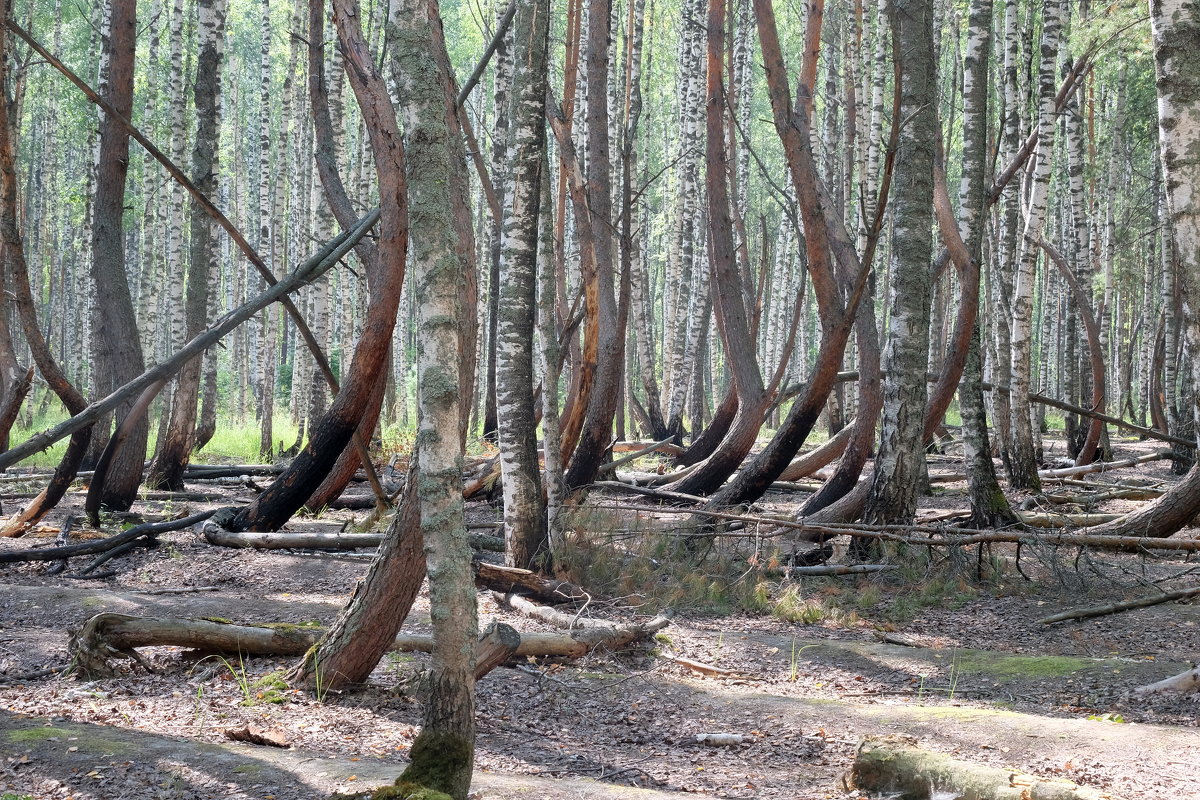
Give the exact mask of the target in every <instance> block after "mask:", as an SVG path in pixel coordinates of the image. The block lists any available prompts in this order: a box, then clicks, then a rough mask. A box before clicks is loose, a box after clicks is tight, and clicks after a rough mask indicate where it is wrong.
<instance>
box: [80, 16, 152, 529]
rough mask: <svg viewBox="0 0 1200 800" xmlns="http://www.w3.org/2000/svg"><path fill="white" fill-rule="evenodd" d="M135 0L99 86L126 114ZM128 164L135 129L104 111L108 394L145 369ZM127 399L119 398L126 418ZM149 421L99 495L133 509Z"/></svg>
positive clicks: (102, 370) (102, 311)
mask: <svg viewBox="0 0 1200 800" xmlns="http://www.w3.org/2000/svg"><path fill="white" fill-rule="evenodd" d="M136 12H137V2H136V0H113V2H112V4H111V11H110V21H109V26H108V31H107V35H106V36H104V37H103V39H104V45H103V55H102V62H103V63H104V64H105V65H107V70H106V72H105V78H106V80H105V83H106V84H107V86H106V88H107V91H101V92H100V94H101V95H102V96H103V97H104V98H105V99H106V100H107V101H108V102H109V103H110V104H111V105H112V107H113V108H114V109H115V110H116V112H117V113H118V114H120V115H122V116H123V117H125V118H126V119H128V118H129V116H130V113H131V112H132V110H133V75H134V65H135V54H136V47H137V18H136V16H137V14H136ZM128 169H129V133H128V131H127V130H126V129H125V127H124V126H123V125H122V124H121V123H120V122H119V121H118V120H116V119H114V118H113V117H112V115H110V114H108V113H106V112H101V114H100V149H99V156H98V161H97V167H96V195H95V199H94V202H93V213H92V253H93V263H92V286H93V289H94V291H95V297H96V309H97V318H96V329H95V346H96V363H95V371H94V375H95V376H96V388H97V389H98V390H99V393H100V394H107V393H108V392H110V391H112V390H113V389H116V388H117V387H119V386H121V385H123V384H125V383H128V382H129V381H131V380H133V379H134V378H136V377H137V376H138V375H139V374H141V372H142V370H143V369H144V364H143V361H142V347H141V340H140V338H139V336H138V330H137V321H136V320H135V319H134V316H133V314H134V312H133V299H132V297H131V295H130V293H129V282H128V280H127V278H126V274H125V235H124V226H123V223H122V220H123V217H124V211H125V178H126V175H127V173H128ZM129 407H130V406H129V404H125V405H122V406H118V408H117V409H116V416H117V418H118V419H123V418H124V416H125V414H126V412H127V411H128V409H129ZM147 433H148V425H147V423H146V422H145V421H142V422H141V423H139V424H138V425H136V426H134V428H133V429H132V430H131V431H130V435H129V440H128V441H129V444H128V446H127V447H125V448H124V449H123V451H122V455H121V457H120V458H118V459H117V461H116V463H114V464H113V468H112V473H111V474H112V478H111V479H110V480H109V482H108V484H107V489H106V491H105V494H104V497H103V498H102V499H101V502H102V504H103V505H104V506H106V507H108V508H112V509H116V510H119V511H125V510H128V509H129V507H130V506H131V505H132V504H133V501H134V500H135V499H136V497H137V490H138V487H139V486H140V485H141V483H142V465H143V463H144V462H145V459H146V436H147Z"/></svg>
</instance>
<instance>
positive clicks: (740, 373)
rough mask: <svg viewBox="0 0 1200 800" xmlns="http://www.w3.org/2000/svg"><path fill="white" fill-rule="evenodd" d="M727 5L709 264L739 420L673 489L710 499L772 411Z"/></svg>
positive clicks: (709, 177)
mask: <svg viewBox="0 0 1200 800" xmlns="http://www.w3.org/2000/svg"><path fill="white" fill-rule="evenodd" d="M725 17H726V14H725V3H724V2H723V0H710V2H709V7H708V22H707V31H708V36H707V43H708V50H707V58H708V61H707V63H708V70H707V72H706V75H707V84H706V88H707V95H706V99H705V109H706V123H707V137H706V149H705V168H706V169H705V189H706V190H707V193H708V263H709V271H710V275H711V287H712V291H713V310H714V311H715V313H716V317H717V327H718V328H719V329H720V333H721V340H722V343H723V344H724V345H725V353H726V356H727V363H728V367H729V370H730V371H731V372H732V373H733V383H734V386H735V387H736V390H737V401H738V402H737V414H736V416H735V417H734V418H733V423H732V425H731V426H730V428H729V431H728V433H726V434H725V437H724V438H723V439H722V440H721V443H720V445H718V446H717V448H716V449H715V450H714V451H713V453H712V454H711V455H710V456H708V457H707V458H706V459H705V460H704V461H703V462H701V463H700V465H699V466H698V467H697V468H696V469H695V470H693V471H692V472H691V474H689V475H687V476H686V477H684V478H683V479H682V480H679V481H676V482H675V483H674V484H672V485H671V488H672V489H673V490H674V491H678V492H683V493H685V494H698V495H706V494H709V493H711V492H713V491H715V490H716V489H717V488H718V487H720V486H721V484H723V483H724V482H725V479H726V478H728V477H729V476H730V475H732V474H733V472H734V471H735V470H736V469H737V468H738V466H739V465H741V463H742V461H743V460H744V459H745V458H746V455H747V454H748V453H749V452H750V449H751V448H752V447H753V446H754V442H755V439H756V438H757V436H758V430H759V428H760V427H762V422H763V416H764V414H765V413H766V410H767V407H768V406H769V405H770V398H769V395H768V392H767V388H766V387H765V386H764V385H763V378H762V373H761V372H760V371H759V367H758V361H757V359H756V354H755V350H756V348H755V341H754V333H753V330H752V320H751V313H752V311H751V309H748V308H747V306H746V291H745V289H744V284H743V281H742V278H741V275H740V273H739V271H738V268H737V263H736V260H735V253H734V241H733V219H732V217H731V213H730V212H731V205H730V202H731V198H730V193H729V180H728V172H727V170H726V166H725V155H726V154H725V103H724V102H723V100H722V97H723V96H724V71H723V61H724V56H725Z"/></svg>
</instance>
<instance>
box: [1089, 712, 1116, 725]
mask: <svg viewBox="0 0 1200 800" xmlns="http://www.w3.org/2000/svg"><path fill="white" fill-rule="evenodd" d="M1088 719H1090V720H1091V721H1092V722H1111V723H1113V724H1114V725H1122V724H1124V722H1125V718H1124V717H1123V716H1121V715H1120V714H1115V713H1112V712H1109V713H1107V714H1089V715H1088Z"/></svg>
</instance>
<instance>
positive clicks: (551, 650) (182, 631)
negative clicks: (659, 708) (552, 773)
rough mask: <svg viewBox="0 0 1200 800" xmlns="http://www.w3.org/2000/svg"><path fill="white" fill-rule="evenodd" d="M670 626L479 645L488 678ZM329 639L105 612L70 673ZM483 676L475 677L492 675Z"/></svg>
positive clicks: (75, 640) (488, 637) (79, 646)
mask: <svg viewBox="0 0 1200 800" xmlns="http://www.w3.org/2000/svg"><path fill="white" fill-rule="evenodd" d="M667 624H668V621H667V620H666V619H665V618H662V617H656V618H655V619H654V620H652V621H651V622H649V623H647V624H646V625H633V626H615V625H614V626H611V627H612V630H607V629H600V628H589V629H581V630H575V631H571V632H570V633H518V632H517V631H516V630H514V629H513V628H511V627H510V626H508V625H502V624H496V625H493V626H489V627H488V628H487V629H485V630H484V632H483V635H482V636H481V637H480V644H479V650H478V651H477V659H478V662H479V664H481V665H485V666H487V669H488V671H490V670H491V669H494V668H495V667H497V666H499V665H500V664H501V663H503V662H504V661H506V660H507V659H508V658H524V657H526V656H535V657H540V658H545V657H551V658H579V657H581V656H584V655H587V654H588V653H589V652H591V651H592V650H595V649H597V648H603V649H608V650H619V649H621V648H623V647H626V646H628V645H629V644H632V643H633V642H634V641H637V640H638V639H640V638H644V637H646V636H651V635H653V634H654V632H656V631H658V630H661V629H662V627H665V626H666V625H667ZM506 628H507V630H505V629H506ZM324 633H325V630H324V629H323V628H321V627H317V626H308V625H288V624H271V625H262V624H259V625H238V624H234V623H231V622H223V621H220V620H212V619H193V618H186V617H134V616H130V615H128V614H117V613H113V612H104V613H102V614H97V615H96V616H94V617H91V618H90V619H88V620H87V621H86V622H84V624H83V626H82V627H81V628H80V629H79V630H78V631H75V632H73V633H72V634H71V636H70V645H69V652H70V655H71V658H72V662H71V663H72V665H73V667H72V668H73V670H74V671H76V672H78V673H79V674H82V675H111V674H112V673H113V667H112V664H111V661H112V659H113V658H115V657H118V656H120V657H124V658H129V659H133V660H134V661H136V662H138V663H140V664H142V666H145V667H147V668H148V667H149V665H148V664H147V663H146V662H145V660H144V659H142V657H141V656H140V655H138V653H137V652H136V651H137V648H139V647H186V648H191V649H195V650H202V651H205V652H212V653H237V654H240V655H244V656H286V657H299V656H302V655H304V653H306V652H307V651H308V649H309V648H310V647H312V646H313V645H314V644H316V643H317V640H319V639H320V638H321V636H322V635H323V634H324ZM514 635H515V636H516V637H517V640H518V641H516V642H514V640H513V636H514ZM514 644H515V647H512V646H513V645H514ZM389 649H390V650H391V651H393V652H401V653H428V652H431V651H432V650H433V637H432V636H428V635H423V634H413V633H401V634H400V635H398V636H397V637H396V639H395V641H394V642H393V643H392V646H391V647H390V648H389ZM502 654H503V655H502ZM478 669H479V668H478V667H477V673H476V677H482V676H483V674H486V673H479V672H478Z"/></svg>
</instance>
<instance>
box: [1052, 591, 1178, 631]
mask: <svg viewBox="0 0 1200 800" xmlns="http://www.w3.org/2000/svg"><path fill="white" fill-rule="evenodd" d="M1197 595H1200V586H1193V587H1192V588H1190V589H1177V590H1176V591H1173V592H1163V593H1161V594H1156V595H1152V596H1150V597H1138V598H1136V599H1134V600H1126V601H1124V602H1121V603H1106V604H1104V605H1102V606H1092V607H1090V608H1077V609H1073V610H1071V611H1063V612H1061V613H1059V614H1051V615H1050V616H1048V617H1043V618H1042V619H1039V620H1038V622H1040V623H1042V624H1043V625H1052V624H1054V623H1055V622H1066V621H1067V620H1071V619H1091V618H1092V617H1105V616H1108V615H1109V614H1120V613H1121V612H1122V611H1132V610H1134V609H1136V608H1149V607H1150V606H1156V605H1159V604H1161V603H1171V602H1174V601H1176V600H1186V599H1188V598H1189V597H1196V596H1197Z"/></svg>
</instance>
